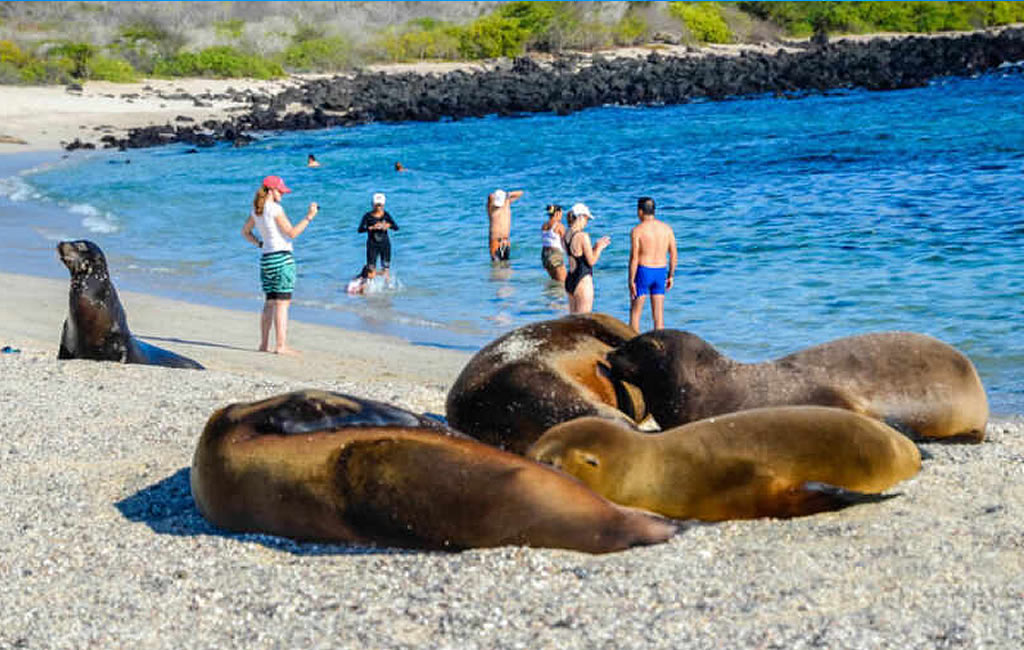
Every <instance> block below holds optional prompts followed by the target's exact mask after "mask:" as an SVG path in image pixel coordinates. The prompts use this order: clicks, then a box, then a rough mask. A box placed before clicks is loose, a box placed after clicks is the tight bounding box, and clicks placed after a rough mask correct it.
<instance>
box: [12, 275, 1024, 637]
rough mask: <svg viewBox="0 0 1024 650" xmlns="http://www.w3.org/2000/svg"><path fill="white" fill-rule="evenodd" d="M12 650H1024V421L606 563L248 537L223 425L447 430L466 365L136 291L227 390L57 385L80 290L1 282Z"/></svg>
mask: <svg viewBox="0 0 1024 650" xmlns="http://www.w3.org/2000/svg"><path fill="white" fill-rule="evenodd" d="M0 277H2V279H3V281H4V285H5V286H6V287H7V288H8V289H7V296H6V299H5V309H4V316H3V318H2V319H0V343H2V344H4V345H10V346H13V347H15V348H18V349H20V352H19V353H16V354H3V355H0V364H2V372H0V387H2V393H3V395H4V407H5V411H6V413H5V415H6V417H4V418H3V420H2V422H3V424H2V425H0V431H2V433H0V438H2V440H3V444H2V445H0V498H2V501H3V503H4V504H5V509H6V512H7V515H6V516H5V517H3V518H2V519H0V571H2V575H3V578H4V579H3V581H2V583H0V603H2V604H3V607H0V647H28V648H34V647H47V648H65V647H66V648H80V647H124V646H127V645H132V646H136V647H147V648H164V647H166V648H180V647H211V646H221V647H241V646H243V645H245V646H248V645H252V644H254V643H255V644H258V645H260V646H266V647H295V646H298V645H302V646H310V647H409V646H414V645H415V646H430V647H453V648H454V647H474V648H488V647H507V648H525V647H578V648H592V647H609V648H611V647H615V648H622V647H666V648H667V647H682V646H685V647H707V648H712V647H779V648H782V647H785V648H799V647H812V646H813V647H835V648H840V647H841V648H880V647H888V648H908V647H914V648H934V647H953V646H958V647H959V646H963V647H983V646H984V647H1016V646H1019V645H1021V643H1024V627H1022V626H1021V624H1020V621H1021V620H1022V617H1024V518H1022V517H1021V512H1022V508H1024V480H1022V479H1024V418H1021V417H1013V418H1010V419H1005V418H1004V419H1000V420H997V421H994V422H992V423H991V424H990V425H989V428H988V432H987V434H988V439H987V440H986V441H985V443H983V444H981V445H976V446H953V445H938V444H933V445H926V449H927V451H928V452H929V453H930V454H931V455H932V456H933V457H932V458H931V459H929V460H927V461H926V463H925V466H924V469H923V471H922V472H921V473H920V474H919V475H918V476H917V477H916V478H914V479H912V480H910V481H908V482H906V483H904V484H902V485H900V486H899V492H900V495H899V496H898V497H896V498H893V499H891V500H888V501H886V502H884V503H879V504H872V505H865V506H859V507H856V508H851V509H848V510H845V511H842V512H838V513H830V514H823V515H817V516H813V517H806V518H802V519H794V520H761V521H740V522H730V523H724V524H718V525H693V526H689V527H687V528H686V529H684V530H683V531H682V532H681V533H680V534H679V535H677V536H676V537H675V538H674V539H673V540H671V541H670V542H669V543H667V544H664V545H661V546H657V547H648V548H640V549H634V550H630V551H627V552H623V553H617V554H611V555H605V556H589V555H584V554H580V553H575V552H569V551H554V550H544V549H526V548H501V549H493V550H471V551H465V552H461V553H456V554H444V553H425V552H408V551H394V550H387V549H369V548H357V547H348V546H333V545H319V544H298V543H294V542H291V541H289V540H284V539H279V538H273V537H268V536H262V535H228V534H224V533H222V532H220V531H218V530H216V529H214V528H213V527H212V526H210V525H209V524H207V523H206V522H205V521H204V520H203V519H202V518H201V517H200V515H199V514H198V512H197V511H196V509H195V506H194V504H193V502H192V499H191V496H190V493H189V482H188V467H189V465H190V463H191V458H192V453H193V450H194V445H195V443H196V440H197V439H198V436H199V434H200V432H201V430H202V427H203V425H204V424H205V421H206V419H207V418H208V417H209V415H210V414H211V413H212V412H213V410H214V409H216V408H218V407H220V406H223V405H225V404H227V403H231V402H234V401H244V400H253V399H259V398H263V397H266V396H269V395H273V394H276V393H280V392H283V391H288V390H293V389H298V388H303V387H318V388H324V389H330V390H338V391H343V392H348V393H353V394H356V395H361V396H364V397H369V398H374V399H379V400H385V401H389V402H393V403H396V404H399V405H401V406H404V407H407V408H410V409H414V410H417V411H429V412H435V413H437V412H443V408H444V396H445V394H446V391H447V387H448V385H449V384H450V383H451V381H452V380H453V379H454V377H455V376H456V375H457V373H458V372H459V370H460V369H461V367H462V364H464V363H465V361H466V360H467V359H468V355H467V354H465V353H460V352H452V351H446V350H439V349H431V348H426V347H418V346H412V345H409V344H407V343H404V342H402V341H400V340H396V339H388V338H386V337H381V336H374V335H371V334H365V333H358V332H349V331H343V330H337V329H333V328H329V327H319V326H315V325H308V324H304V323H294V326H293V329H292V340H293V342H294V344H295V345H296V346H297V347H299V348H301V349H302V350H304V355H303V357H302V358H301V359H290V358H281V357H276V356H273V355H268V354H261V353H258V352H256V351H254V350H253V342H254V336H255V334H256V315H255V314H254V313H246V312H235V311H230V310H224V309H216V308H212V307H202V306H196V305H189V304H185V303H180V302H174V301H170V300H166V299H159V298H154V297H151V296H146V295H141V294H134V293H123V294H122V302H123V304H124V305H125V307H126V309H127V313H128V317H129V324H130V326H131V328H132V330H133V331H134V332H135V333H136V334H137V335H140V336H142V337H144V338H145V339H146V340H148V341H149V342H151V343H155V344H157V345H161V346H164V347H167V348H169V349H172V350H174V351H176V352H180V353H182V354H186V355H188V356H191V357H193V358H196V359H198V360H200V361H202V362H203V363H204V364H205V365H206V366H207V368H208V370H207V371H203V372H200V371H186V370H173V369H167V368H159V367H149V366H135V365H120V364H115V363H106V362H92V361H83V360H74V361H58V360H57V359H56V349H57V342H58V339H59V332H60V327H61V323H62V320H63V318H64V313H65V311H66V308H67V304H66V301H67V286H66V283H65V282H61V281H57V280H50V279H39V278H32V277H27V276H16V275H10V274H7V275H2V276H0Z"/></svg>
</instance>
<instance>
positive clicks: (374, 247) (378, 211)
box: [359, 192, 398, 280]
mask: <svg viewBox="0 0 1024 650" xmlns="http://www.w3.org/2000/svg"><path fill="white" fill-rule="evenodd" d="M386 200H387V197H385V196H384V194H383V193H381V192H377V193H376V194H374V195H373V209H372V210H370V211H369V212H367V213H366V214H364V215H363V220H362V221H360V222H359V232H365V233H366V265H367V266H368V267H370V268H371V269H373V270H374V271H376V270H377V259H378V258H380V266H381V269H382V270H383V271H384V277H385V278H386V279H389V280H390V278H391V273H390V269H391V239H390V238H388V230H394V231H396V232H397V231H398V224H397V223H395V220H394V219H392V218H391V215H390V214H388V213H387V212H386V211H385V210H384V203H385V201H386Z"/></svg>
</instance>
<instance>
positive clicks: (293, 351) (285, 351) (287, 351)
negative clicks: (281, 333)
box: [274, 347, 302, 357]
mask: <svg viewBox="0 0 1024 650" xmlns="http://www.w3.org/2000/svg"><path fill="white" fill-rule="evenodd" d="M274 354H284V355H287V356H289V357H297V356H299V355H301V354H302V353H301V352H299V351H298V350H296V349H294V348H289V347H281V348H278V349H276V350H274Z"/></svg>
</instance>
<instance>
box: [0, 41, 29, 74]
mask: <svg viewBox="0 0 1024 650" xmlns="http://www.w3.org/2000/svg"><path fill="white" fill-rule="evenodd" d="M31 60H32V57H31V56H30V55H29V54H27V53H25V52H23V51H22V49H21V48H20V47H18V44H17V43H14V42H13V41H0V63H6V64H9V65H12V66H14V67H16V68H20V67H22V66H24V65H26V64H27V63H28V62H29V61H31Z"/></svg>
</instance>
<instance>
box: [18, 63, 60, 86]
mask: <svg viewBox="0 0 1024 650" xmlns="http://www.w3.org/2000/svg"><path fill="white" fill-rule="evenodd" d="M73 67H74V63H72V61H71V59H68V58H63V57H62V58H59V59H33V60H32V61H30V62H29V63H28V64H27V65H25V66H24V67H22V68H21V70H20V71H19V72H18V76H19V79H20V81H21V82H22V83H26V84H32V85H36V84H66V83H69V82H71V81H72V77H71V70H72V69H73Z"/></svg>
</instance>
